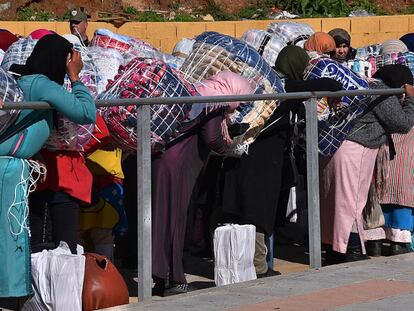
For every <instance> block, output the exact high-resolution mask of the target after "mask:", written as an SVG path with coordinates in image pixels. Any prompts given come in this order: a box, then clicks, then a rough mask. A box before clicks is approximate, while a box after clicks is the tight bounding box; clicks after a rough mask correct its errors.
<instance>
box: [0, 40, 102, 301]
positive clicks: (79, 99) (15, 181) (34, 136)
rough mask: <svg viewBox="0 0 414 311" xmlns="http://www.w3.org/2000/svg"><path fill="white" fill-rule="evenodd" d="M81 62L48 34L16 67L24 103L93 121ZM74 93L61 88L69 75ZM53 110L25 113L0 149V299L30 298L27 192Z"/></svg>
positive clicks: (81, 121) (68, 46)
mask: <svg viewBox="0 0 414 311" xmlns="http://www.w3.org/2000/svg"><path fill="white" fill-rule="evenodd" d="M81 69H82V61H81V59H80V55H79V53H77V52H75V51H73V50H72V44H70V43H69V42H68V41H67V40H66V39H64V38H62V37H61V36H59V35H47V36H45V37H43V38H42V39H40V40H39V41H38V43H37V44H36V46H35V48H34V50H33V52H32V54H31V55H30V57H29V58H28V60H27V62H26V65H12V67H11V68H10V71H11V72H13V74H14V75H15V77H17V82H18V84H19V86H20V87H21V89H22V90H23V93H24V97H25V100H26V101H46V102H48V103H49V104H50V105H51V106H52V107H53V108H55V109H56V110H58V111H59V112H60V113H61V114H62V115H64V116H66V117H67V118H68V119H70V120H71V121H73V122H76V123H79V124H88V123H94V122H95V113H96V109H95V105H94V101H93V98H92V96H91V95H90V93H89V91H88V89H87V88H86V87H85V86H84V85H83V84H82V83H81V82H80V81H79V72H80V70H81ZM66 73H67V74H68V76H69V78H70V80H71V82H72V93H69V92H68V91H66V90H65V89H64V88H63V86H62V85H63V81H64V77H65V74H66ZM53 117H54V112H53V110H30V109H27V110H23V111H21V113H20V115H19V117H18V119H17V120H16V122H15V123H14V124H12V125H11V127H10V128H8V129H7V130H6V131H5V132H4V133H3V134H2V135H1V137H0V138H1V144H0V155H1V157H0V174H1V180H2V181H3V182H2V183H1V191H0V193H1V205H0V231H1V232H0V253H1V254H2V256H1V257H0V266H1V267H2V268H1V269H0V297H23V296H27V295H30V294H32V288H31V281H30V280H31V275H30V274H31V271H30V248H29V233H30V228H29V224H28V222H27V220H28V219H27V218H28V206H27V200H28V192H29V186H30V181H31V176H30V170H31V169H30V167H31V166H33V162H29V161H28V159H30V158H31V157H33V156H34V155H35V154H36V153H37V152H38V151H39V150H40V148H41V147H42V145H43V144H44V143H45V142H46V140H47V138H48V136H49V135H50V132H51V130H52V128H53V123H54V122H53Z"/></svg>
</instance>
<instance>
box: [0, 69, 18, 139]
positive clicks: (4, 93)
mask: <svg viewBox="0 0 414 311" xmlns="http://www.w3.org/2000/svg"><path fill="white" fill-rule="evenodd" d="M23 98H24V96H23V91H22V90H21V89H20V87H19V85H18V84H17V82H16V81H15V80H14V78H13V77H12V76H11V75H10V74H9V73H7V72H6V71H5V70H4V69H3V68H0V101H3V102H20V101H22V100H23ZM19 113H20V110H0V134H1V133H3V132H4V131H5V130H6V129H7V128H8V127H9V126H10V125H11V124H13V122H14V121H15V120H16V119H17V117H18V116H19Z"/></svg>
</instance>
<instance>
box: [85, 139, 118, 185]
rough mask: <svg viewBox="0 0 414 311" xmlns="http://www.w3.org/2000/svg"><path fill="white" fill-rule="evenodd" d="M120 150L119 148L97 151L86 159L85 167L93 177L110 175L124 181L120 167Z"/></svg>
mask: <svg viewBox="0 0 414 311" xmlns="http://www.w3.org/2000/svg"><path fill="white" fill-rule="evenodd" d="M121 160H122V150H121V149H120V148H113V147H111V148H105V149H98V150H96V151H94V152H92V153H91V154H90V155H88V157H87V158H86V165H87V166H88V168H89V169H90V171H91V172H92V173H93V174H95V175H112V176H114V177H117V178H119V179H124V178H125V176H124V172H123V171H122V166H121Z"/></svg>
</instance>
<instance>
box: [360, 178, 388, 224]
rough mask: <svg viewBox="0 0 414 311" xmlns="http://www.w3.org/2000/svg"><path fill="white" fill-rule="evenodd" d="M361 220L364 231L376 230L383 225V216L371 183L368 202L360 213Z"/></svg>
mask: <svg viewBox="0 0 414 311" xmlns="http://www.w3.org/2000/svg"><path fill="white" fill-rule="evenodd" d="M362 218H363V225H364V229H365V230H369V229H376V228H379V227H382V226H383V225H384V224H385V218H384V214H383V212H382V208H381V204H380V203H379V200H378V197H377V195H376V190H375V185H374V184H373V183H371V186H370V188H369V194H368V200H367V204H366V205H365V208H364V210H363V211H362Z"/></svg>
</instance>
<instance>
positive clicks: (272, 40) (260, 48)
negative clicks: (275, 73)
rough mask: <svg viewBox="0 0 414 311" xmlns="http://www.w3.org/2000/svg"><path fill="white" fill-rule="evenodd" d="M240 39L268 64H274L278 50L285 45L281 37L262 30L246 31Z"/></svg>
mask: <svg viewBox="0 0 414 311" xmlns="http://www.w3.org/2000/svg"><path fill="white" fill-rule="evenodd" d="M241 40H242V41H244V42H246V43H248V44H249V45H251V46H252V47H253V48H254V49H255V50H256V51H257V52H258V53H259V54H260V55H261V56H262V57H263V58H264V59H265V60H266V62H267V63H268V64H269V65H270V66H274V65H275V62H276V59H277V56H278V55H279V52H280V51H281V50H282V49H283V48H284V47H285V46H286V45H287V44H286V43H285V42H284V41H283V40H282V39H280V38H278V37H277V36H274V35H272V34H271V33H269V32H267V31H264V30H256V29H251V30H248V31H246V32H245V33H244V34H243V36H242V38H241Z"/></svg>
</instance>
